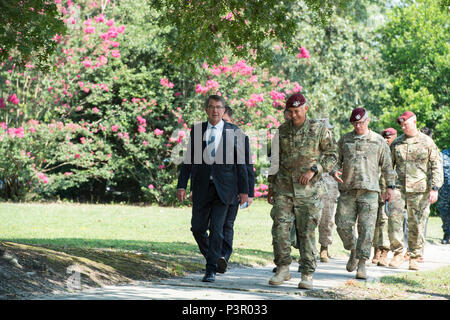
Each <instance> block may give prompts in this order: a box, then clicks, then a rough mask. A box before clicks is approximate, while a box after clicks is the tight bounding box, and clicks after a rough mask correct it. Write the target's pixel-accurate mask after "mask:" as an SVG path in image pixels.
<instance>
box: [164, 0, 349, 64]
mask: <svg viewBox="0 0 450 320" xmlns="http://www.w3.org/2000/svg"><path fill="white" fill-rule="evenodd" d="M351 2H353V1H349V0H335V1H326V0H305V1H304V3H306V5H307V7H305V6H302V5H300V4H301V3H302V2H299V1H297V0H289V1H278V0H264V1H263V0H253V1H244V2H243V1H239V0H229V1H228V0H227V1H223V0H212V1H202V0H189V1H185V0H160V1H157V3H158V5H159V9H160V11H161V12H163V17H162V19H160V20H159V23H160V25H161V26H162V27H166V26H173V27H174V29H173V32H172V33H171V36H170V37H169V38H168V39H167V43H168V46H170V47H171V49H172V50H171V54H170V57H171V59H172V60H173V61H174V62H175V63H179V64H181V63H183V64H188V63H191V64H195V62H196V61H198V60H204V59H207V60H208V61H209V62H211V63H218V62H219V61H220V59H221V58H222V56H223V50H221V49H223V47H226V48H228V49H230V50H231V53H232V54H233V55H234V56H237V57H240V58H244V59H250V58H251V57H254V58H255V61H256V62H257V63H262V62H264V61H270V57H271V51H270V50H268V48H267V47H266V46H264V44H263V43H264V41H265V40H266V39H276V40H278V41H281V42H283V43H284V44H285V45H286V46H287V47H289V48H291V47H292V44H293V41H292V40H293V37H294V36H295V34H296V33H297V31H298V30H297V28H296V27H297V22H298V21H300V20H302V19H304V17H305V15H306V14H307V12H308V11H307V10H309V11H312V12H313V14H312V17H313V21H314V23H315V24H317V25H320V24H325V23H326V22H327V21H328V19H329V18H330V16H331V15H332V14H333V13H334V11H335V10H336V8H341V7H344V6H345V5H348V4H349V3H351ZM163 8H169V10H162V9H163ZM192 30H195V32H192ZM292 52H293V51H291V53H292ZM255 53H257V54H256V55H255Z"/></svg>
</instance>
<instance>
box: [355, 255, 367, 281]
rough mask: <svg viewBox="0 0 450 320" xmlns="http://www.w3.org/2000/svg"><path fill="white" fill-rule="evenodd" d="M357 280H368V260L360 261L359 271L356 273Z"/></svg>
mask: <svg viewBox="0 0 450 320" xmlns="http://www.w3.org/2000/svg"><path fill="white" fill-rule="evenodd" d="M356 279H367V274H366V259H359V262H358V271H356Z"/></svg>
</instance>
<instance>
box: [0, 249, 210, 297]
mask: <svg viewBox="0 0 450 320" xmlns="http://www.w3.org/2000/svg"><path fill="white" fill-rule="evenodd" d="M0 257H1V258H0V299H3V300H4V299H29V298H31V297H33V296H35V295H42V294H48V293H62V292H70V291H71V288H72V287H71V286H73V285H78V286H80V288H81V289H87V288H93V287H102V286H106V285H119V284H126V283H130V282H131V281H134V280H142V281H149V280H155V279H161V278H167V277H171V276H174V275H182V274H184V273H185V272H192V271H198V270H200V269H201V266H202V265H201V261H196V260H194V259H190V258H189V257H174V256H169V255H160V254H158V255H157V254H143V253H139V252H129V251H117V250H110V249H90V248H89V249H84V248H83V249H82V248H60V247H58V248H56V247H53V248H52V247H50V246H36V245H26V244H19V243H13V242H0ZM78 279H79V281H78V282H76V281H77V280H78ZM74 281H75V282H74Z"/></svg>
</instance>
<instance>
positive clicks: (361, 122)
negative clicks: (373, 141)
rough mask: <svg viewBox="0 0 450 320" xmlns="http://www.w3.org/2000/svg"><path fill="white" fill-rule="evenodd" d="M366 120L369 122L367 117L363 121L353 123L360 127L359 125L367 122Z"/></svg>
mask: <svg viewBox="0 0 450 320" xmlns="http://www.w3.org/2000/svg"><path fill="white" fill-rule="evenodd" d="M366 122H367V119H366V120H363V121H359V122H352V125H353V126H354V127H359V126H361V125H363V124H365V123H366Z"/></svg>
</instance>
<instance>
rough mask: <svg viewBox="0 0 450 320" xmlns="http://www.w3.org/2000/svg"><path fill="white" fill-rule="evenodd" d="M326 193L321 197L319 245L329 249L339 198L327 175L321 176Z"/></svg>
mask: <svg viewBox="0 0 450 320" xmlns="http://www.w3.org/2000/svg"><path fill="white" fill-rule="evenodd" d="M322 179H323V181H324V182H325V185H326V188H327V192H326V193H325V194H324V195H323V197H322V203H323V209H322V216H321V217H320V222H319V243H320V245H321V246H322V247H329V246H330V245H331V243H332V242H333V230H334V216H335V214H336V204H337V199H338V197H339V188H338V184H337V182H336V180H334V178H333V177H332V176H330V175H329V174H328V173H325V174H323V176H322Z"/></svg>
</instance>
